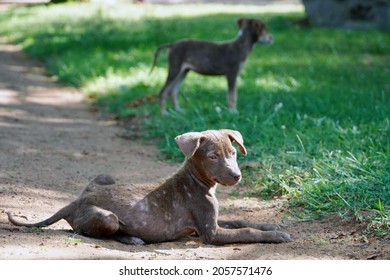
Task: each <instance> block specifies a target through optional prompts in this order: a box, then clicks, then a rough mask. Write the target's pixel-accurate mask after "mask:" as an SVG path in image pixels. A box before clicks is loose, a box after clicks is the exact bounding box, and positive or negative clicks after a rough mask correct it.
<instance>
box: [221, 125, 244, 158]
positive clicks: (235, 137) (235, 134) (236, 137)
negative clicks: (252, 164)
mask: <svg viewBox="0 0 390 280" xmlns="http://www.w3.org/2000/svg"><path fill="white" fill-rule="evenodd" d="M220 131H221V132H222V133H224V134H226V135H227V136H228V137H229V139H230V141H232V142H236V143H237V144H238V148H239V149H240V152H241V153H242V154H243V155H246V154H247V152H246V148H245V146H244V139H243V138H242V135H241V133H240V132H239V131H237V130H231V129H221V130H220Z"/></svg>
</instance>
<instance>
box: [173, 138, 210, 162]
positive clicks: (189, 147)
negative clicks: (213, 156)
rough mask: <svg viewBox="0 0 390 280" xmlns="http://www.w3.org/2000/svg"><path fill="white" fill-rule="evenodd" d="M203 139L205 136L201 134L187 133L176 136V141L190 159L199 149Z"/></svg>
mask: <svg viewBox="0 0 390 280" xmlns="http://www.w3.org/2000/svg"><path fill="white" fill-rule="evenodd" d="M203 138H204V135H203V134H202V133H200V132H187V133H184V134H182V135H179V136H176V138H175V141H176V143H177V145H178V146H179V148H180V150H181V151H182V152H183V154H184V155H185V156H186V158H190V157H192V156H193V155H194V153H195V152H196V150H197V149H198V148H199V145H200V140H201V139H203Z"/></svg>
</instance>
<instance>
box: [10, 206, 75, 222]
mask: <svg viewBox="0 0 390 280" xmlns="http://www.w3.org/2000/svg"><path fill="white" fill-rule="evenodd" d="M71 205H72V204H69V205H68V206H65V207H64V208H62V209H61V210H59V211H58V212H57V213H55V214H54V215H53V216H51V217H50V218H48V219H46V220H43V221H41V222H38V223H34V224H29V223H22V222H18V221H16V220H15V219H14V217H13V216H12V214H11V212H7V215H8V220H9V221H10V222H11V223H12V224H13V225H15V226H20V227H21V226H24V227H29V228H32V227H46V226H50V225H52V224H54V223H56V222H58V221H59V220H61V219H64V218H66V217H68V216H69V214H70V211H71V209H73V206H71Z"/></svg>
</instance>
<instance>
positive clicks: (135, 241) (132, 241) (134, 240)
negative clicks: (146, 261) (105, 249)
mask: <svg viewBox="0 0 390 280" xmlns="http://www.w3.org/2000/svg"><path fill="white" fill-rule="evenodd" d="M113 238H114V239H115V240H116V241H119V242H121V243H124V244H127V245H145V244H146V243H145V242H144V241H143V240H142V239H141V238H138V237H135V236H131V235H128V234H125V233H123V232H117V233H115V234H114V236H113Z"/></svg>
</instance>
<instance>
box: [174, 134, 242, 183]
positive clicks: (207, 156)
mask: <svg viewBox="0 0 390 280" xmlns="http://www.w3.org/2000/svg"><path fill="white" fill-rule="evenodd" d="M175 140H176V142H177V144H178V145H179V148H180V149H181V151H182V152H183V153H184V154H185V156H186V159H187V163H188V166H190V168H191V172H193V174H194V175H195V176H196V177H197V179H199V180H200V181H202V182H204V183H205V184H207V185H210V186H212V185H215V184H216V183H219V184H221V185H224V186H232V185H235V184H237V183H238V182H239V181H240V180H241V171H240V169H239V167H238V164H237V153H236V149H235V148H234V147H233V145H232V143H233V142H236V143H237V144H238V147H239V150H240V151H241V153H243V154H244V155H246V153H247V152H246V149H245V146H244V144H243V142H244V141H243V139H242V136H241V133H240V132H238V131H235V130H230V129H221V130H206V131H203V132H188V133H185V134H182V135H179V136H177V137H176V138H175Z"/></svg>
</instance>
